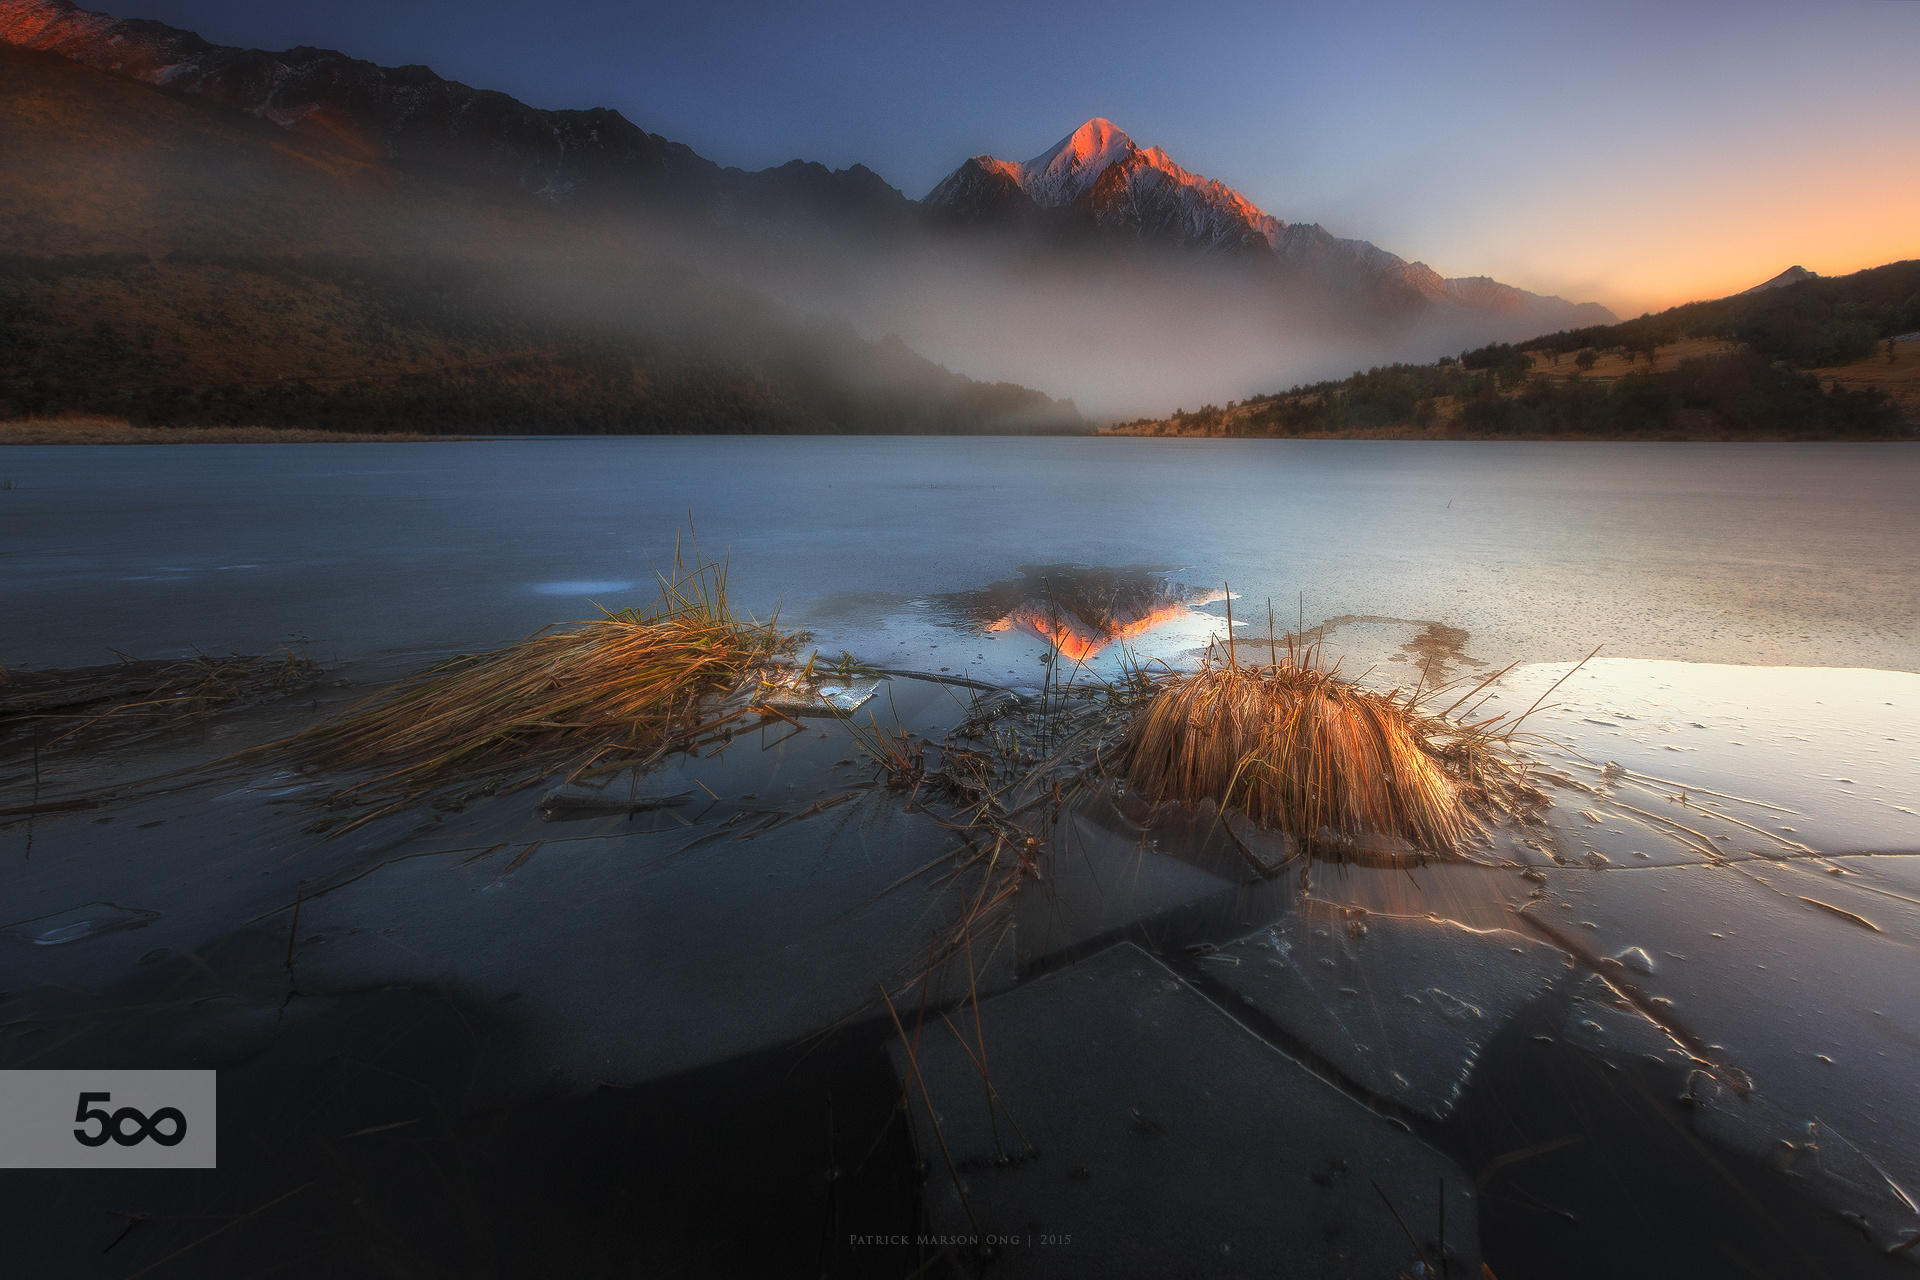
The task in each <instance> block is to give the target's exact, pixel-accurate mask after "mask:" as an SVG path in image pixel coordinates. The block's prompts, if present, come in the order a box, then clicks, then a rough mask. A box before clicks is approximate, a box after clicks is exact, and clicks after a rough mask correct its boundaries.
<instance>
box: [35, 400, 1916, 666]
mask: <svg viewBox="0 0 1920 1280" xmlns="http://www.w3.org/2000/svg"><path fill="white" fill-rule="evenodd" d="M0 466H4V468H5V471H6V475H7V477H8V478H10V479H12V480H13V482H14V488H13V489H12V490H11V491H9V492H5V493H4V494H0V590H4V593H5V599H6V602H7V608H6V610H5V611H4V614H0V661H5V662H7V663H11V664H16V665H30V666H32V665H44V666H78V665H84V664H87V663H92V662H99V661H107V660H109V658H110V654H109V652H108V651H109V649H113V650H119V651H121V652H125V653H130V654H138V655H140V656H145V657H165V656H170V655H174V654H180V653H185V652H188V651H190V650H192V649H195V648H199V649H203V650H207V651H215V652H219V651H229V650H238V651H240V652H262V651H265V650H269V649H272V648H274V647H276V646H278V645H280V644H283V643H285V642H286V641H287V640H288V639H289V638H291V637H298V636H305V637H307V638H308V639H309V641H310V645H309V650H310V652H311V653H312V654H313V655H314V656H316V657H322V658H332V657H338V658H341V659H356V658H362V657H366V656H369V655H375V654H382V653H390V652H393V651H413V650H443V649H456V650H465V649H474V648H484V647H488V646H492V645H498V644H505V643H509V642H511V641H514V640H517V639H519V638H520V637H522V636H524V635H526V634H527V633H528V632H530V631H532V630H534V629H535V628H537V627H541V626H545V625H547V624H548V623H551V622H554V621H557V620H565V619H568V618H571V617H575V616H584V615H586V614H588V613H589V612H590V611H591V609H592V606H593V604H594V603H596V602H597V603H600V604H604V605H607V606H608V607H614V608H617V607H621V606H624V605H627V604H632V603H639V602H643V601H644V600H645V599H647V598H649V597H650V594H651V592H650V584H651V582H652V577H653V574H652V571H653V568H654V567H655V566H659V565H662V564H664V563H665V562H666V561H668V560H669V559H670V558H671V555H672V549H673V540H674V535H675V533H676V531H678V530H681V529H684V528H685V526H686V523H687V520H688V517H689V515H691V516H692V518H693V520H694V522H695V524H696V527H697V530H698V533H699V535H700V539H701V541H702V543H703V545H705V546H706V547H707V548H708V549H709V550H710V551H712V552H714V553H716V554H718V553H720V552H722V551H727V552H731V554H732V556H733V576H732V586H733V593H734V596H735V599H736V602H737V603H738V604H739V605H741V606H743V607H745V608H748V609H751V610H753V611H755V612H756V613H760V614H762V615H764V614H765V612H766V611H768V610H770V609H771V608H773V606H774V605H775V604H781V605H782V606H783V616H786V617H788V618H791V619H793V620H794V621H797V622H799V623H801V624H803V625H807V626H810V627H812V628H814V629H815V631H816V632H817V634H818V638H819V643H820V645H821V647H822V648H823V649H827V650H828V651H835V650H838V649H840V648H849V649H855V650H858V651H861V652H863V653H865V652H868V651H869V650H871V649H873V648H875V647H879V648H882V649H886V648H894V647H899V646H900V645H901V644H903V643H904V644H905V645H906V646H907V647H909V648H913V649H920V648H937V649H941V650H942V653H941V655H940V656H941V658H942V661H946V662H950V663H951V665H955V666H956V667H957V666H959V665H962V664H964V663H975V662H984V661H985V659H975V657H974V655H975V654H978V653H981V652H982V650H981V648H980V646H979V645H978V644H977V643H973V642H972V641H967V642H964V643H954V642H953V637H952V636H951V635H949V634H947V633H946V632H944V631H942V630H938V629H929V628H924V627H917V626H914V625H912V612H911V611H910V610H909V609H907V608H906V607H904V606H908V605H910V604H912V602H915V601H927V600H929V599H931V598H933V597H937V596H940V595H943V594H946V593H952V592H960V591H968V590H976V589H980V588H983V587H985V586H987V585H988V584H990V583H993V582H996V581H1001V580H1005V579H1009V578H1012V577H1015V576H1016V575H1017V573H1018V571H1019V569H1020V567H1021V566H1023V565H1047V564H1063V563H1080V564H1088V565H1105V566H1121V565H1150V566H1154V567H1159V568H1165V569H1168V570H1170V571H1171V572H1172V574H1173V576H1174V577H1175V579H1176V580H1178V581H1181V582H1185V583H1188V584H1191V585H1195V586H1201V587H1217V586H1219V585H1220V584H1221V583H1222V582H1226V583H1228V584H1230V585H1231V587H1232V589H1233V590H1234V591H1235V592H1236V593H1237V594H1239V595H1240V596H1241V597H1242V598H1243V599H1244V600H1245V601H1246V602H1247V606H1248V608H1249V609H1255V608H1258V609H1264V604H1265V602H1266V601H1267V600H1269V599H1271V600H1272V601H1273V603H1274V608H1275V610H1276V611H1277V612H1278V613H1280V614H1281V615H1282V616H1283V617H1285V618H1286V619H1289V620H1292V619H1294V618H1295V617H1296V616H1297V615H1298V614H1300V613H1302V612H1304V614H1305V616H1306V619H1307V621H1308V622H1313V621H1315V620H1320V619H1329V618H1339V617H1343V616H1351V617H1388V618H1405V619H1433V620H1440V621H1444V622H1446V623H1447V624H1448V625H1450V626H1453V627H1458V628H1461V629H1464V630H1465V631H1467V632H1468V633H1469V634H1470V635H1471V636H1472V637H1473V643H1474V647H1475V650H1476V653H1477V654H1478V656H1480V657H1482V658H1485V659H1488V660H1493V659H1495V658H1497V659H1498V660H1499V661H1500V662H1506V661H1509V660H1512V659H1516V658H1517V659H1521V660H1524V661H1548V662H1551V661H1559V660H1570V659H1575V658H1578V657H1581V656H1582V655H1584V654H1585V653H1586V652H1587V651H1588V650H1589V649H1591V648H1592V647H1593V646H1594V645H1596V644H1600V645H1604V646H1605V647H1604V649H1603V652H1604V653H1605V654H1606V655H1607V656H1609V657H1618V658H1662V659H1678V660H1684V661H1697V662H1734V663H1754V664H1768V665H1774V666H1840V667H1881V668H1892V669H1897V670H1903V671H1915V670H1920V501H1916V499H1915V497H1914V495H1915V494H1916V493H1920V452H1916V451H1914V450H1912V449H1908V448H1905V447H1903V446H1900V445H1885V446H1881V445H1799V444H1780V445H1719V444H1713V445H1690V444H1531V443H1521V444H1503V443H1495V442H1484V441H1474V442H1459V443H1417V442H1397V441H1381V442H1372V441H1327V442H1319V441H1251V440H1190V441H1159V440H1133V439H1113V440H1084V439H1047V440H1007V439H953V438H914V439H897V438H894V439H870V438H850V437H839V438H828V439H796V438H786V437H781V438H734V437H621V438H593V439H576V440H488V441H476V442H473V443H464V444H418V445H410V444H401V445H384V444H373V445H354V444H344V445H277V446H274V447H272V448H263V447H259V446H251V445H233V446H224V445H196V446H193V447H191V448H181V447H170V448H157V447H122V448H113V447H107V448H87V449H81V448H64V449H62V448H44V449H42V448H16V449H11V450H8V451H7V453H6V455H5V457H4V459H0Z"/></svg>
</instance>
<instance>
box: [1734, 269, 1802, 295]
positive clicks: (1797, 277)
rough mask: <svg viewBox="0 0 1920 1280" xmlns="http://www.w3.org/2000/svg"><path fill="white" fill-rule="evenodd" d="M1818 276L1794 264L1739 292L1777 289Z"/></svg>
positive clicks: (1759, 291)
mask: <svg viewBox="0 0 1920 1280" xmlns="http://www.w3.org/2000/svg"><path fill="white" fill-rule="evenodd" d="M1818 278H1819V277H1817V276H1816V275H1815V274H1814V273H1813V272H1811V271H1809V270H1807V269H1806V268H1805V267H1802V266H1799V265H1795V266H1791V267H1788V268H1787V269H1786V270H1785V271H1782V272H1781V273H1780V274H1779V275H1777V276H1775V277H1773V279H1771V280H1762V281H1761V282H1760V283H1759V284H1757V285H1755V286H1753V288H1751V289H1742V290H1741V291H1740V292H1741V293H1765V292H1766V291H1767V290H1769V289H1778V288H1780V287H1781V286H1783V285H1789V284H1799V283H1800V282H1801V281H1802V280H1815V279H1818Z"/></svg>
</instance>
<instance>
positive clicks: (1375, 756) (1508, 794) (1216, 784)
mask: <svg viewBox="0 0 1920 1280" xmlns="http://www.w3.org/2000/svg"><path fill="white" fill-rule="evenodd" d="M1316 652H1317V651H1316V650H1314V649H1308V650H1306V651H1304V652H1303V651H1300V650H1298V649H1296V648H1295V647H1294V646H1293V645H1292V644H1291V643H1290V644H1289V645H1288V647H1287V650H1286V652H1285V653H1284V655H1283V654H1281V653H1280V652H1279V650H1278V647H1277V646H1276V647H1275V649H1274V650H1273V652H1272V660H1271V661H1270V662H1269V663H1267V664H1266V665H1264V666H1262V665H1248V664H1246V663H1243V662H1241V661H1239V655H1237V654H1236V653H1235V652H1234V651H1233V649H1232V648H1231V647H1229V648H1228V649H1227V651H1226V654H1225V657H1224V659H1222V658H1221V657H1220V656H1219V654H1218V653H1217V652H1212V651H1210V652H1209V654H1208V655H1207V657H1206V659H1205V660H1204V661H1203V662H1202V664H1201V667H1200V669H1199V670H1198V671H1195V672H1192V673H1189V674H1185V675H1179V676H1171V677H1168V678H1167V679H1166V680H1165V682H1164V683H1163V684H1162V687H1161V688H1160V689H1159V691H1158V692H1157V693H1156V694H1155V695H1154V696H1153V697H1152V699H1151V700H1150V701H1148V702H1147V704H1146V706H1145V707H1144V708H1143V709H1142V710H1141V711H1140V712H1139V713H1138V714H1137V715H1136V716H1135V718H1134V720H1133V722H1132V724H1131V725H1130V726H1129V727H1128V729H1127V732H1126V734H1125V737H1124V738H1123V740H1122V743H1121V747H1120V753H1119V755H1120V760H1121V762H1122V765H1123V768H1124V770H1125V774H1126V777H1127V780H1128V782H1129V784H1130V785H1131V786H1132V787H1134V788H1135V789H1136V791H1137V792H1138V793H1139V794H1141V795H1142V796H1143V797H1144V798H1146V799H1147V800H1149V801H1150V802H1154V803H1158V802H1161V801H1180V802H1184V803H1187V804H1198V803H1199V802H1200V801H1202V800H1206V799H1211V800H1213V801H1214V802H1216V803H1217V804H1219V805H1220V806H1221V807H1222V808H1227V807H1232V808H1236V809H1238V810H1240V811H1241V812H1243V813H1244V814H1246V816H1247V817H1249V818H1251V819H1252V820H1254V821H1255V822H1258V823H1260V824H1261V825H1263V826H1266V827H1270V828H1275V829H1278V830H1281V831H1284V832H1285V833H1286V834H1288V835H1289V836H1291V837H1293V838H1294V839H1295V840H1296V841H1298V842H1299V843H1300V844H1301V845H1302V846H1303V847H1307V848H1315V847H1322V846H1325V845H1328V844H1330V843H1340V842H1346V841H1351V840H1353V839H1354V838H1356V837H1361V836H1368V835H1384V836H1390V837H1397V838H1399V839H1403V840H1406V841H1408V842H1410V843H1411V844H1413V845H1414V846H1415V847H1416V848H1418V849H1422V850H1426V851H1430V852H1434V853H1441V854H1456V853H1458V852H1459V851H1460V849H1461V847H1462V846H1463V845H1464V844H1465V843H1466V842H1467V841H1468V840H1469V839H1471V838H1472V837H1474V836H1475V835H1477V834H1479V833H1480V832H1481V831H1482V830H1483V823H1482V821H1481V819H1482V817H1483V816H1491V815H1493V814H1495V813H1504V812H1514V811H1516V810H1520V809H1522V808H1524V807H1525V805H1526V803H1527V801H1528V800H1529V799H1530V797H1531V796H1532V795H1533V794H1536V793H1533V792H1532V790H1531V788H1529V787H1528V786H1527V785H1526V783H1525V781H1524V778H1523V776H1522V772H1521V770H1520V768H1519V767H1518V766H1517V765H1516V764H1515V763H1514V762H1513V760H1512V759H1511V757H1510V755H1509V754H1508V753H1507V752H1506V750H1505V748H1506V746H1507V745H1508V742H1509V739H1510V736H1511V732H1512V726H1511V725H1505V724H1503V723H1502V721H1504V717H1495V718H1493V719H1491V720H1486V721H1481V722H1478V723H1475V724H1467V723H1461V722H1457V721H1453V720H1449V719H1448V718H1447V717H1446V716H1445V715H1444V714H1438V715H1437V714H1433V713H1430V712H1428V711H1426V710H1424V709H1423V707H1422V705H1421V697H1420V693H1419V691H1418V690H1416V691H1415V692H1414V693H1412V694H1409V695H1405V696H1402V695H1401V693H1400V691H1399V690H1395V691H1393V692H1391V693H1378V692H1375V691H1373V690H1370V689H1364V688H1362V687H1360V686H1359V685H1357V684H1355V683H1353V682H1351V681H1348V680H1344V679H1342V678H1340V676H1339V675H1338V674H1337V672H1335V671H1331V670H1326V669H1323V668H1322V667H1321V666H1320V665H1319V663H1318V661H1317V657H1316ZM1463 701H1464V699H1463ZM1456 705H1458V704H1456Z"/></svg>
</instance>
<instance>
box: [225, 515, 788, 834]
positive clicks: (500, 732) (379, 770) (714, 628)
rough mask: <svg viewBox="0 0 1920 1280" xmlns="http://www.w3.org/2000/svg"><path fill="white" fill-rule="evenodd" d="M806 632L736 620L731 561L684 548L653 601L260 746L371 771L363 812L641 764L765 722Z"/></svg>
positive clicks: (360, 793) (342, 768)
mask: <svg viewBox="0 0 1920 1280" xmlns="http://www.w3.org/2000/svg"><path fill="white" fill-rule="evenodd" d="M797 640H798V636H797V635H795V634H791V633H788V634H782V633H781V632H780V630H779V629H778V626H777V623H776V622H774V621H769V622H767V623H764V624H760V623H754V622H751V621H747V620H742V619H740V618H738V617H736V616H735V615H734V613H733V612H732V610H731V609H730V608H729V606H728V604H727V597H726V567H725V565H724V564H713V563H709V562H706V561H703V560H700V559H699V556H698V549H697V548H696V549H695V550H694V563H693V565H692V567H691V568H689V567H687V566H686V565H685V564H684V563H683V562H682V560H681V557H680V552H679V550H678V548H676V549H675V554H674V564H673V569H672V571H671V572H670V573H667V574H663V575H662V576H661V580H660V597H659V599H658V600H656V601H655V602H654V603H653V604H652V605H650V606H648V607H647V608H645V609H628V610H623V611H621V612H619V613H608V614H606V615H605V616H604V617H600V618H596V619H593V620H591V621H588V622H582V623H580V624H578V625H576V626H574V627H573V628H571V629H568V630H563V631H548V632H543V633H541V634H539V635H535V636H533V637H531V638H529V639H527V640H523V641H521V642H520V643H519V644H516V645H511V646H509V647H508V648H505V649H499V650H496V651H494V652H492V653H483V654H478V655H475V656H471V657H463V658H457V659H455V660H454V661H452V662H449V663H445V664H443V665H441V666H439V667H436V668H434V669H433V670H431V671H428V672H426V673H425V674H424V675H421V676H419V677H417V678H415V679H413V680H409V681H406V682H404V683H402V684H401V685H399V686H398V687H397V688H395V689H393V690H390V691H388V692H385V693H382V694H380V695H378V696H377V697H375V698H373V699H372V700H370V701H369V702H367V703H364V704H362V705H361V706H359V707H356V708H353V709H350V710H348V711H346V712H344V713H342V714H341V715H339V716H336V717H335V718H333V719H331V720H328V721H326V722H325V723H323V724H320V725H317V726H315V727H314V728H312V729H309V730H307V731H306V732H304V733H301V734H298V735H296V736H295V737H293V738H290V739H288V740H286V741H284V742H278V743H272V744H269V745H268V746H265V747H261V748H257V749H255V750H254V751H252V752H249V753H247V754H248V755H249V756H254V755H262V754H276V755H277V754H282V753H285V754H290V755H292V756H293V757H294V758H295V759H296V760H297V761H299V762H300V763H301V764H303V765H304V766H306V767H309V768H313V769H320V770H325V771H328V772H356V773H371V774H372V776H370V777H366V778H363V779H362V780H361V781H359V782H356V783H353V784H351V785H349V786H347V787H345V788H344V789H342V790H340V791H338V792H336V793H335V797H334V798H335V800H336V802H340V803H351V802H358V801H367V802H371V803H372V804H373V805H374V808H373V809H372V810H371V811H370V812H368V813H367V814H365V815H364V816H363V817H362V818H360V819H358V821H360V822H363V821H368V820H370V819H372V818H374V817H377V816H380V815H381V814H385V813H389V812H393V811H395V810H398V809H401V808H405V807H408V806H410V805H412V804H415V803H417V802H420V801H423V800H426V799H428V798H429V797H435V796H446V795H448V794H450V793H453V792H458V793H460V794H466V795H475V794H483V793H489V792H500V791H510V790H516V789H518V788H520V787H525V786H531V785H532V784H533V783H535V782H538V781H540V780H541V779H543V778H545V777H547V776H548V775H549V774H552V773H554V772H556V771H558V770H560V769H563V768H564V769H566V770H568V777H567V780H568V781H569V782H572V781H576V780H580V779H587V778H592V777H597V776H603V775H606V774H610V773H613V772H616V771H619V770H623V769H628V768H634V767H641V768H644V767H646V766H647V765H650V764H652V763H654V762H656V761H658V760H660V759H662V758H664V757H665V756H666V755H668V754H669V753H670V752H673V751H676V750H684V749H687V748H689V747H692V746H694V745H696V744H698V743H700V742H703V741H707V740H710V739H711V738H712V737H714V736H724V735H725V734H726V733H727V732H728V730H729V727H730V726H734V725H736V723H737V722H739V721H741V720H743V719H748V720H754V721H757V720H759V719H760V716H759V715H758V713H757V707H756V695H757V694H758V693H759V692H760V691H761V690H762V689H763V688H764V687H765V686H766V684H767V681H768V678H769V677H770V676H771V674H772V670H771V666H772V663H773V662H774V660H775V659H776V658H779V657H781V656H783V655H785V654H788V653H790V652H791V650H792V648H793V646H794V645H795V643H797ZM354 825H357V822H356V823H355V824H354Z"/></svg>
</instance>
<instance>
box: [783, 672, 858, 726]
mask: <svg viewBox="0 0 1920 1280" xmlns="http://www.w3.org/2000/svg"><path fill="white" fill-rule="evenodd" d="M879 691H880V681H879V680H878V679H861V680H833V679H824V680H815V681H813V682H811V683H809V682H808V681H806V680H804V679H802V678H801V676H800V674H799V673H798V672H795V673H793V675H792V676H790V677H788V678H787V679H785V680H782V681H781V682H779V683H777V684H770V685H768V686H767V689H766V690H765V692H764V693H763V694H762V695H761V697H760V705H762V706H765V707H771V708H772V709H773V710H775V711H781V712H785V713H786V714H787V715H790V716H836V715H845V714H846V713H847V712H849V711H857V710H859V709H860V708H861V707H863V706H865V705H866V704H867V703H868V702H869V701H870V700H871V699H872V698H873V696H874V694H876V693H878V692H879Z"/></svg>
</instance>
